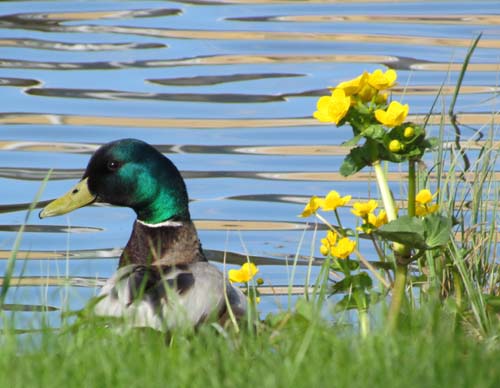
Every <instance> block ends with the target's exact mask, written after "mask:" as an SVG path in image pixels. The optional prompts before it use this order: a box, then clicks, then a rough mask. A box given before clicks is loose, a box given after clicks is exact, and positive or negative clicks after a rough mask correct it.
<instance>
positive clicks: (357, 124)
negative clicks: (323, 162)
mask: <svg viewBox="0 0 500 388" xmlns="http://www.w3.org/2000/svg"><path fill="white" fill-rule="evenodd" d="M397 78H398V75H397V73H396V71H394V70H392V69H389V70H385V71H384V70H381V69H377V70H375V71H373V72H372V73H369V72H366V71H365V72H363V73H362V74H360V75H359V76H357V77H355V78H353V79H351V80H347V81H344V82H340V83H339V84H338V85H337V86H336V87H334V88H332V89H331V94H330V95H328V96H323V97H321V98H320V99H319V100H318V102H317V106H316V108H317V109H316V111H315V112H314V113H313V116H314V117H315V118H316V119H318V120H319V121H321V122H324V123H332V124H334V125H336V126H337V127H340V126H343V125H348V126H349V127H350V128H351V129H352V135H353V136H352V138H351V139H350V140H347V141H346V142H344V145H345V146H346V148H347V149H348V150H349V152H348V154H347V156H346V157H345V159H344V161H343V163H342V165H341V167H340V173H341V174H342V175H344V176H349V175H353V174H355V173H356V172H358V171H359V170H361V169H363V168H364V167H372V168H373V170H374V172H375V177H376V181H377V184H378V188H379V193H380V197H381V198H380V200H376V199H367V200H357V201H354V203H353V204H352V207H351V209H350V213H351V214H352V215H354V216H355V217H357V218H354V220H355V222H356V224H357V227H355V228H353V227H350V226H349V225H344V224H343V223H342V217H341V216H340V209H341V208H346V207H347V206H349V203H350V201H351V200H352V197H351V196H350V195H343V196H342V195H341V194H339V192H337V191H335V190H332V191H330V192H329V193H328V194H327V195H326V196H325V197H317V196H313V197H312V198H311V199H310V200H309V201H308V203H307V204H306V206H305V207H304V210H303V211H302V213H301V214H300V216H301V217H310V216H315V217H316V218H317V219H319V220H320V221H321V222H322V223H324V224H325V225H326V226H327V227H328V230H327V233H326V236H325V237H324V238H322V239H321V245H320V247H319V251H320V253H321V254H322V255H323V256H325V257H327V258H329V259H331V261H330V264H329V271H332V270H333V271H337V272H339V271H340V272H341V273H343V274H344V278H343V279H342V280H340V281H338V282H335V284H334V286H333V287H332V293H345V294H347V295H346V296H345V298H344V299H343V300H342V301H341V302H340V303H339V305H340V306H341V307H343V308H357V309H358V311H359V314H360V327H361V330H362V332H364V333H365V334H366V331H367V328H368V326H367V319H368V317H367V315H366V310H367V308H368V306H369V304H370V303H372V302H373V301H372V300H373V298H374V296H375V297H376V293H374V292H373V290H370V289H371V287H372V279H371V278H370V277H369V276H368V275H367V274H366V273H365V271H363V270H361V266H360V263H359V262H358V259H359V260H362V259H363V256H362V255H361V252H358V251H357V249H358V247H359V246H360V244H359V241H360V239H361V238H365V239H368V240H371V242H372V243H373V244H374V247H375V249H374V251H373V252H376V254H377V255H378V258H379V260H380V261H392V263H393V265H394V272H395V280H394V283H393V284H394V289H393V298H392V300H391V306H390V308H389V323H390V325H393V324H394V322H396V321H397V316H398V313H399V310H400V307H401V301H402V295H403V294H404V292H405V287H406V273H407V265H408V264H409V263H410V262H412V261H414V260H417V259H418V258H419V257H422V256H423V252H424V251H425V250H431V249H436V248H439V247H442V246H443V244H446V242H447V241H448V240H447V239H448V238H449V235H450V233H449V231H450V230H451V222H450V220H449V217H448V218H447V217H444V216H441V215H439V214H437V213H438V212H439V206H438V205H437V204H433V203H432V201H433V199H434V196H433V195H432V194H431V192H430V191H429V190H427V189H424V190H421V191H420V192H419V193H418V194H416V192H415V191H416V190H415V187H416V178H415V176H416V170H415V164H416V162H417V161H418V160H420V159H421V157H422V155H423V154H424V153H425V152H426V150H428V149H431V148H432V147H434V145H435V144H436V141H435V140H434V139H432V138H428V137H427V136H426V132H425V129H424V127H422V126H421V125H418V124H416V123H414V122H411V121H408V120H407V119H408V113H409V111H410V107H409V105H408V104H402V103H401V102H399V101H396V100H390V91H391V88H392V87H394V86H395V85H396V82H397ZM384 161H385V162H393V163H402V162H407V163H408V176H409V178H408V201H407V203H408V211H407V215H403V216H399V215H398V213H397V211H396V206H395V202H394V199H393V197H392V193H391V190H390V189H389V185H388V182H387V179H386V177H385V172H384V170H383V169H382V167H381V163H382V162H384ZM380 205H383V208H382V209H380V210H379V211H378V213H376V210H377V209H378V207H379V206H380ZM332 212H333V214H332ZM332 215H333V222H332V221H331V220H329V219H328V218H331V217H332ZM346 215H349V212H346ZM352 215H351V218H352ZM354 253H356V255H355V256H356V258H355V259H353V258H352V256H354V255H353V254H354ZM363 260H364V261H363V264H364V265H365V267H367V268H371V270H372V272H373V275H374V276H375V277H377V278H379V279H380V275H379V273H378V272H377V271H375V270H374V269H373V267H371V265H370V263H369V262H367V261H366V260H365V259H363ZM382 282H383V284H384V285H385V286H386V287H390V284H391V283H390V282H389V281H382Z"/></svg>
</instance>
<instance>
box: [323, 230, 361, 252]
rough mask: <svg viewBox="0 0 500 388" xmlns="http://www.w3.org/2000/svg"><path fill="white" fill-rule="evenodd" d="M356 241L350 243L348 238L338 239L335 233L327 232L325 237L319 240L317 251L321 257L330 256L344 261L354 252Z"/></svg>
mask: <svg viewBox="0 0 500 388" xmlns="http://www.w3.org/2000/svg"><path fill="white" fill-rule="evenodd" d="M355 248H356V241H352V240H351V239H349V238H348V237H340V238H339V235H338V234H337V232H336V231H333V230H329V231H328V232H327V233H326V237H325V238H323V239H321V246H320V248H319V251H320V252H321V254H322V255H323V256H328V255H331V256H332V257H336V258H338V259H346V258H347V257H349V255H350V254H351V253H352V252H354V249H355Z"/></svg>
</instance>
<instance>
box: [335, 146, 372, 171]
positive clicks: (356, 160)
mask: <svg viewBox="0 0 500 388" xmlns="http://www.w3.org/2000/svg"><path fill="white" fill-rule="evenodd" d="M366 166H368V163H367V161H366V160H365V159H364V154H363V150H362V148H361V147H355V148H352V149H351V151H350V152H349V155H347V156H346V157H345V158H344V161H343V162H342V165H341V166H340V169H339V171H340V173H341V174H342V175H343V176H350V175H354V174H355V173H357V172H358V171H359V170H361V169H362V168H363V167H366Z"/></svg>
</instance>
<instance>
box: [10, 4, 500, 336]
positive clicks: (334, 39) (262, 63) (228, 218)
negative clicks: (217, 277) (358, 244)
mask: <svg viewBox="0 0 500 388" xmlns="http://www.w3.org/2000/svg"><path fill="white" fill-rule="evenodd" d="M199 3H200V4H189V3H185V2H163V1H162V2H142V1H141V2H138V1H137V2H134V1H119V2H118V1H115V2H93V1H81V2H70V1H61V2H38V1H36V2H30V1H18V2H16V1H13V2H1V3H0V47H1V48H2V49H1V51H0V81H2V82H0V85H3V87H0V101H1V108H0V109H1V110H0V125H1V132H0V136H1V137H0V187H1V191H0V192H1V196H0V210H1V212H0V226H3V228H1V229H0V251H1V253H2V256H1V258H0V273H3V272H4V271H5V269H6V265H7V260H6V258H8V257H9V252H10V250H11V249H12V247H13V243H14V240H15V237H16V233H15V232H14V230H16V229H17V227H18V226H19V225H22V224H23V223H24V218H25V215H26V211H25V210H17V211H12V210H10V209H9V208H8V206H9V205H16V204H23V203H30V202H31V201H32V200H33V199H34V197H35V194H36V192H37V191H38V189H39V187H40V184H41V181H42V179H43V177H44V176H45V174H46V171H47V170H48V169H54V173H53V179H51V180H50V181H49V183H48V184H47V187H46V188H45V190H44V192H43V193H42V195H41V199H42V200H48V199H52V198H55V197H57V196H59V195H61V194H62V193H64V192H65V191H66V190H67V189H68V188H70V187H71V186H72V184H73V183H75V182H76V181H77V180H78V177H79V176H80V175H81V173H82V171H83V169H84V167H85V166H86V163H87V161H88V159H89V156H90V154H91V153H92V152H93V150H95V148H96V147H97V146H98V145H100V144H103V143H106V142H108V141H110V140H114V139H117V138H123V137H135V138H140V139H143V140H145V141H147V142H150V143H152V144H154V145H157V146H162V147H167V148H168V150H169V152H166V154H167V155H168V156H169V157H170V158H171V159H172V160H173V161H174V163H176V165H177V166H178V167H179V168H180V170H181V171H182V172H183V173H184V174H185V176H186V184H187V187H188V191H189V195H190V198H191V199H192V203H191V214H192V216H193V218H194V219H195V220H197V221H207V220H208V221H213V220H220V221H221V223H220V224H219V225H216V226H213V225H212V226H205V227H200V228H199V232H200V237H201V240H202V242H203V247H204V248H205V249H207V250H210V251H214V252H215V253H214V254H215V256H214V258H215V259H217V260H218V261H219V260H220V259H221V255H220V252H223V251H228V252H234V253H241V254H244V255H245V254H249V255H251V256H258V257H260V258H271V259H275V260H276V261H275V263H276V264H275V265H269V264H266V265H261V266H260V274H259V275H260V276H261V277H262V278H263V279H264V280H265V282H266V284H267V285H271V284H272V285H286V284H288V282H289V279H290V273H289V271H288V270H287V268H286V266H285V260H286V259H293V257H294V256H295V255H296V254H299V255H301V256H303V257H306V258H307V257H308V256H309V255H310V252H311V242H312V236H313V232H312V228H311V225H309V226H308V225H307V224H306V223H305V222H304V220H302V219H300V218H298V217H297V215H298V214H299V213H300V212H301V210H302V207H303V205H304V203H305V202H306V200H307V198H309V197H310V196H311V195H313V194H317V195H325V194H326V193H327V192H328V191H330V190H331V189H336V190H338V191H340V192H341V193H342V194H352V195H353V196H354V197H355V198H368V197H369V195H370V193H371V194H373V195H374V194H375V193H376V188H375V186H374V185H373V182H371V183H370V182H368V181H366V180H361V181H359V182H358V181H345V180H341V181H336V182H332V181H327V180H318V179H317V178H315V176H314V175H310V176H307V175H306V177H305V178H301V179H299V180H291V179H290V176H289V175H287V174H285V175H279V174H277V173H295V172H300V173H315V172H331V171H334V172H336V171H337V170H338V167H339V166H340V163H341V162H342V159H343V157H342V156H335V155H329V154H320V155H317V154H316V152H315V146H317V145H339V144H341V142H342V141H344V140H347V139H348V138H349V137H350V130H349V129H348V128H345V127H343V128H338V129H336V128H333V127H331V126H325V125H321V124H319V123H317V122H315V121H314V120H309V121H307V122H303V121H301V120H303V119H308V118H310V117H311V114H312V112H313V111H314V109H315V105H316V101H317V98H318V95H320V94H321V92H322V93H325V94H327V93H328V91H327V90H326V87H327V86H334V85H336V84H337V83H338V82H340V81H342V80H345V79H350V78H353V77H355V76H357V75H358V74H359V73H361V72H362V71H363V70H369V71H371V70H374V69H376V68H380V67H383V66H384V65H388V66H391V67H394V68H395V69H397V70H398V75H399V78H398V81H399V85H400V86H401V88H400V91H399V92H398V93H399V94H398V96H401V95H403V94H404V97H403V100H404V102H405V103H409V104H410V106H411V110H410V113H411V114H426V113H427V112H428V111H429V109H430V106H431V104H432V102H433V100H434V98H435V95H436V93H437V90H438V89H439V87H440V86H441V85H442V84H444V85H447V86H453V85H454V84H455V82H456V80H457V77H458V73H459V72H458V70H459V69H458V68H454V69H453V70H452V71H448V69H447V66H448V65H449V64H452V63H456V64H460V63H462V62H463V60H464V57H465V55H466V52H467V50H468V47H469V45H470V42H471V41H472V40H473V39H474V38H475V37H476V36H477V35H478V34H479V33H483V37H482V40H481V41H480V45H479V47H478V48H477V50H476V51H475V53H474V55H473V57H472V60H471V68H470V71H469V72H467V74H466V76H465V79H464V87H469V89H464V91H463V92H462V94H461V95H460V98H459V99H458V101H457V105H456V108H455V111H456V112H459V113H460V114H462V115H464V117H470V120H469V122H470V125H467V126H464V127H463V132H462V133H463V140H468V139H469V138H472V137H473V136H474V135H475V134H476V132H477V131H482V132H487V130H488V128H489V127H488V125H489V124H488V123H489V121H488V119H484V118H483V119H482V118H477V117H476V116H474V114H475V113H485V114H486V115H489V117H490V118H491V114H492V113H494V112H498V107H497V106H498V101H497V100H498V83H499V82H498V80H499V77H498V70H499V67H498V63H499V60H500V28H499V27H498V26H499V21H500V3H499V2H498V1H497V0H492V1H477V2H467V1H465V2H457V1H442V2H435V1H432V2H430V1H429V2H426V1H415V2H411V1H405V2H399V3H393V2H387V3H384V2H376V1H373V2H370V1H367V2H365V3H350V2H340V3H334V4H329V3H314V2H308V1H291V2H285V1H283V2H280V3H275V4H259V3H252V2H251V1H248V2H247V3H243V2H242V3H241V4H229V3H227V4H226V3H223V2H220V3H218V2H217V1H215V3H216V4H212V3H214V2H213V1H211V2H207V3H206V4H204V2H203V1H200V2H199ZM167 9H170V10H172V9H175V10H178V14H174V15H165V12H163V10H167ZM133 10H141V11H142V16H143V17H139V16H140V15H139V14H137V13H135V14H134V13H128V14H127V13H125V14H124V13H121V12H122V11H133ZM101 11H109V14H107V15H105V14H102V13H99V14H98V13H96V12H101ZM70 13H71V14H70ZM85 13H88V14H87V16H82V15H84V14H85ZM155 15H157V16H155ZM311 15H319V16H331V17H337V18H339V17H345V18H346V19H338V20H332V21H325V22H321V21H317V20H316V21H300V19H298V20H296V21H293V20H289V21H279V19H278V20H277V19H276V18H277V17H291V16H311ZM443 15H446V16H449V17H451V16H456V17H455V18H453V19H450V20H448V21H446V22H444V21H443V20H442V19H441V18H442V17H443ZM484 15H486V16H489V17H491V18H496V19H495V20H496V21H494V22H491V24H486V23H485V22H484V21H480V22H477V23H471V22H469V20H471V19H472V20H473V19H474V17H480V16H484ZM350 16H353V17H357V18H358V19H355V20H353V21H350V20H349V17H350ZM361 16H365V17H366V18H365V19H364V20H361V19H359V17H361ZM375 16H386V17H390V16H396V17H399V19H398V18H396V19H390V20H389V21H377V20H371V19H373V17H375ZM433 17H435V19H432V18H433ZM461 17H462V18H461ZM419 18H420V19H421V20H419ZM426 18H427V19H426ZM481 20H484V19H481ZM225 33H234V34H233V35H224V34H225ZM254 33H268V34H267V35H264V34H260V35H254ZM172 34H177V35H175V37H172ZM280 34H281V35H280ZM287 34H288V35H287ZM294 34H296V35H294ZM411 38H416V39H415V40H412V39H411ZM13 39H16V41H12V40H13ZM388 39H390V40H388ZM488 45H491V47H487V46H488ZM349 56H352V57H349ZM437 64H441V65H443V66H444V67H441V68H436V67H433V66H435V65H437ZM481 65H485V66H486V68H484V67H483V68H481V67H479V66H481ZM488 65H489V66H488ZM422 66H428V67H427V68H422ZM474 66H475V67H474ZM242 74H245V75H248V74H257V75H259V74H260V76H257V79H253V80H246V81H245V80H243V81H239V82H236V81H235V80H234V78H233V79H226V81H227V82H221V83H217V84H209V83H207V79H206V78H198V79H196V80H195V81H196V82H194V84H193V83H191V84H181V85H179V84H178V83H177V84H176V85H165V84H161V83H158V81H157V80H158V79H160V80H165V79H170V82H171V81H172V79H178V78H191V77H203V76H204V77H208V76H212V77H213V76H229V75H242ZM270 74H271V76H269V75H270ZM264 75H266V76H264ZM277 75H280V76H279V77H278V76H277ZM259 77H260V78H259ZM11 78H16V79H17V81H16V82H18V83H19V82H20V81H22V82H24V84H22V85H21V86H15V85H17V84H16V82H14V83H13V81H12V80H11ZM184 81H185V80H184ZM184 81H183V82H184ZM220 81H224V79H221V80H220ZM26 83H27V84H28V86H26ZM416 86H428V87H430V88H431V91H430V92H428V93H426V94H417V93H416V91H415V90H414V89H412V87H413V88H414V87H416ZM473 87H483V88H482V89H478V90H477V89H474V88H473ZM485 88H487V89H485ZM488 88H489V89H488ZM228 93H230V94H235V95H237V97H236V96H234V99H235V100H236V98H237V99H238V100H237V101H239V102H234V101H232V100H231V98H229V99H224V98H223V97H221V95H222V94H228ZM302 93H303V95H299V94H302ZM318 93H319V94H318ZM451 94H452V92H448V94H447V95H446V96H445V97H444V99H443V101H441V100H440V101H439V102H438V105H437V107H436V112H437V113H438V114H439V112H440V111H441V109H442V104H443V103H444V104H446V103H449V101H450V95H451ZM257 96H260V97H262V98H264V99H266V100H269V102H255V100H254V99H255V98H256V97H257ZM256 119H276V120H274V121H270V122H258V121H257V122H256V121H254V120H256ZM285 120H286V121H285ZM429 130H430V131H434V132H436V131H437V127H436V126H434V127H432V126H431V127H429ZM446 133H447V135H448V136H450V137H451V136H452V135H453V131H452V130H451V128H449V127H446ZM496 136H497V137H496V138H497V139H498V131H497V135H496ZM257 146H275V147H277V148H276V149H274V150H273V151H271V152H270V153H268V152H267V151H266V152H264V151H263V150H262V149H259V148H255V147H257ZM286 146H307V148H306V150H305V151H304V152H302V153H299V152H297V151H290V150H288V149H286V148H284V147H286ZM241 147H249V148H255V152H253V153H252V152H249V151H248V150H246V151H242V150H241ZM495 168H496V170H497V171H498V166H496V167H495ZM203 173H206V174H203ZM273 174H274V175H273ZM276 174H277V175H276ZM391 186H392V187H393V189H394V191H395V192H396V193H400V192H401V188H400V186H399V184H398V183H397V182H392V183H391ZM341 213H342V216H343V217H344V219H345V222H346V223H349V222H352V223H354V218H353V216H352V215H351V214H350V212H349V210H348V209H342V211H341ZM133 220H134V215H133V213H132V212H131V211H130V210H128V209H122V208H114V207H109V206H106V207H97V206H91V207H87V208H84V209H80V210H78V211H76V212H74V213H71V214H70V215H68V216H64V217H58V218H49V219H44V220H39V219H38V218H37V217H36V214H32V215H31V217H30V218H29V221H28V223H27V224H28V225H29V226H30V227H31V229H30V230H29V231H28V232H26V233H24V235H23V238H22V241H21V245H20V250H21V252H20V254H19V257H18V262H17V263H16V265H15V269H14V276H16V277H22V276H24V277H41V278H45V279H48V280H47V282H49V281H50V280H51V279H61V278H65V277H66V276H69V277H70V278H72V277H84V278H90V279H96V278H106V277H108V276H110V274H112V273H113V271H114V269H115V267H116V264H117V257H118V253H117V252H119V249H120V248H121V247H123V246H124V244H125V242H126V241H127V239H128V237H129V233H130V227H131V225H132V222H133ZM254 221H255V222H257V224H255V223H253V222H254ZM235 222H240V224H239V225H240V226H239V227H229V228H228V227H225V226H224V225H225V224H234V223H235ZM249 222H252V223H249ZM50 226H55V227H58V228H57V230H56V231H55V230H53V229H49V227H50ZM72 228H73V229H72ZM307 228H309V230H307V231H306V232H305V235H304V230H305V229H307ZM321 233H322V232H321ZM321 233H320V234H321ZM318 237H319V238H320V237H322V236H318ZM316 245H318V244H316ZM217 252H218V253H217ZM313 252H314V254H315V256H317V257H319V256H320V255H319V252H318V247H317V246H316V247H315V248H313ZM52 254H57V255H59V256H58V258H57V259H52V258H50V257H52ZM217 255H218V256H217ZM66 256H67V257H66ZM103 256H105V257H103ZM368 256H369V255H368ZM369 258H371V259H374V258H373V257H370V256H369ZM257 262H259V261H258V260H257ZM229 267H231V265H228V268H229ZM305 271H306V268H305V267H304V266H301V267H299V269H298V272H297V276H296V279H295V283H296V284H299V285H300V284H303V283H304V277H305V273H306V272H305ZM316 273H317V270H316V269H314V270H313V276H314V275H315V274H316ZM27 283H28V284H29V279H28V281H27ZM84 283H85V282H84ZM97 289H98V286H95V285H92V284H91V282H90V281H89V280H88V279H87V283H85V284H83V286H82V287H76V286H68V287H64V286H50V287H48V286H46V285H43V284H42V285H40V284H31V285H28V286H23V287H14V288H12V289H11V290H10V292H9V294H8V296H7V302H8V303H17V304H23V305H45V304H48V305H51V306H54V307H69V308H71V309H76V308H80V307H82V306H83V305H84V304H85V302H86V300H87V299H88V298H89V297H90V296H91V295H93V294H94V293H95V292H96V290H97ZM281 301H282V302H286V300H283V298H282V300H281ZM276 308H277V304H276V300H275V298H274V297H272V296H271V297H267V298H265V300H264V301H263V302H262V304H261V310H262V311H263V313H266V312H269V311H273V310H275V309H276ZM23 314H26V313H23ZM51 314H52V315H57V314H55V313H51ZM54 319H55V320H56V321H57V318H54ZM54 324H56V323H54ZM19 325H20V326H22V327H25V326H26V325H28V326H29V325H31V323H30V320H23V319H21V321H20V322H19Z"/></svg>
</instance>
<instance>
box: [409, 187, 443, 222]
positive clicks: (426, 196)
mask: <svg viewBox="0 0 500 388" xmlns="http://www.w3.org/2000/svg"><path fill="white" fill-rule="evenodd" d="M436 195H437V193H435V194H434V195H432V193H431V191H430V190H428V189H423V190H420V191H419V192H418V194H417V195H416V197H415V202H416V203H415V214H416V215H417V216H419V217H423V216H426V215H427V214H432V213H435V212H436V211H437V210H438V209H439V205H438V204H437V203H436V204H434V205H431V204H430V203H431V202H432V200H433V199H434V197H435V196H436Z"/></svg>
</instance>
